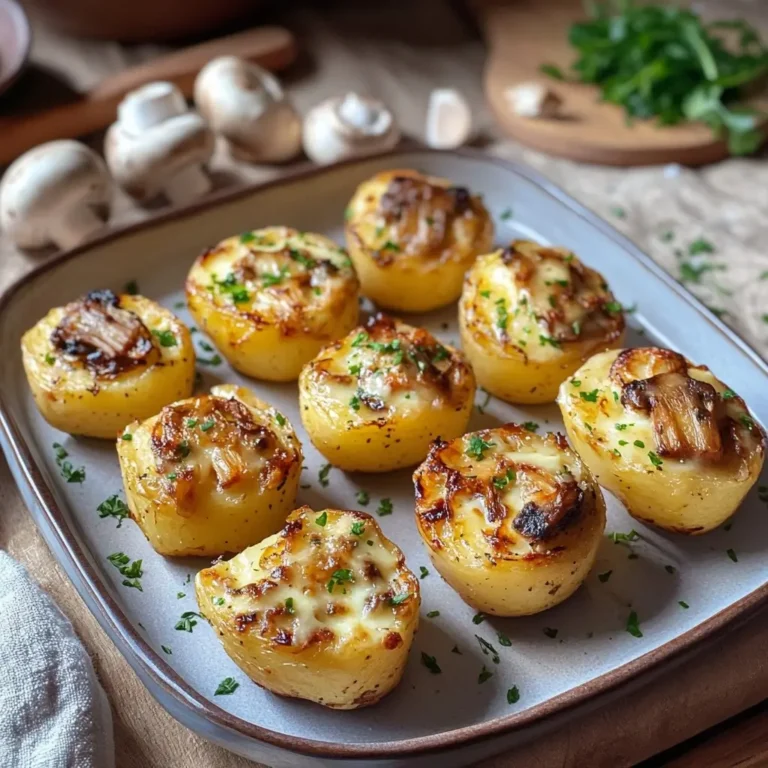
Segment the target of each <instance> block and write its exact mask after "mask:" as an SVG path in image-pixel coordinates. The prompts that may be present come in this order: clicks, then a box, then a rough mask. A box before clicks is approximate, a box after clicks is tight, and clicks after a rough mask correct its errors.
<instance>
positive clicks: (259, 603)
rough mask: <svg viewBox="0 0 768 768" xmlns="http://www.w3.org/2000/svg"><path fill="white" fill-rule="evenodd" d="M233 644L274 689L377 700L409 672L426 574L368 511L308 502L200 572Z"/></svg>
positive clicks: (317, 698)
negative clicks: (419, 575) (420, 574)
mask: <svg viewBox="0 0 768 768" xmlns="http://www.w3.org/2000/svg"><path fill="white" fill-rule="evenodd" d="M195 591H196V593H197V603H198V605H199V606H200V612H201V613H202V614H203V615H204V616H205V617H206V618H207V619H208V621H210V623H211V625H212V626H213V629H214V631H215V632H216V635H217V636H218V637H219V638H220V640H221V642H222V644H223V646H224V650H225V651H226V652H227V653H228V654H229V656H230V657H231V658H232V660H233V661H234V662H235V663H236V664H237V665H238V666H239V667H240V668H241V669H242V670H243V671H244V672H245V673H246V674H247V675H248V676H249V677H250V678H251V679H252V680H253V681H254V682H256V683H258V684H259V685H261V686H263V687H264V688H267V689H268V690H270V691H272V692H273V693H278V694H280V695H282V696H293V697H296V698H300V699H308V700H309V701H314V702H317V703H318V704H323V705H324V706H326V707H332V708H334V709H357V708H359V707H366V706H369V705H371V704H375V703H376V702H377V701H379V699H381V698H382V697H383V696H385V695H386V694H387V693H389V692H390V691H391V690H392V689H393V688H394V687H395V686H396V685H397V683H398V682H399V680H400V678H401V677H402V674H403V670H404V668H405V663H406V660H407V658H408V650H409V649H410V647H411V642H412V640H413V635H414V632H415V631H416V627H417V626H418V623H419V604H420V598H419V582H418V580H417V579H416V577H415V576H414V575H413V574H412V573H411V572H410V571H409V570H408V568H407V567H406V565H405V558H404V557H403V553H402V552H401V551H400V550H399V549H398V548H397V547H396V546H395V545H394V544H393V543H392V542H391V541H389V539H387V538H386V537H385V536H384V535H383V534H382V532H381V529H380V528H379V526H378V524H377V523H376V521H375V520H374V519H373V518H372V517H370V516H369V515H366V514H365V513H363V512H349V511H344V510H338V509H326V510H323V511H321V512H313V511H312V510H311V509H310V508H309V507H301V508H300V509H297V510H296V511H295V512H292V513H291V515H290V516H289V518H288V521H287V523H286V525H285V528H283V530H282V531H281V532H280V533H277V534H275V535H274V536H270V537H269V538H267V539H265V540H264V541H262V542H261V543H260V544H256V545H255V546H252V547H249V548H248V549H246V550H245V551H244V552H241V553H240V554H239V555H237V556H236V557H234V558H232V559H231V560H229V561H228V562H221V563H217V564H216V565H214V566H213V567H212V568H206V569H205V570H204V571H200V573H198V574H197V577H196V579H195Z"/></svg>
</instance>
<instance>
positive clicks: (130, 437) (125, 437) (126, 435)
mask: <svg viewBox="0 0 768 768" xmlns="http://www.w3.org/2000/svg"><path fill="white" fill-rule="evenodd" d="M120 439H121V440H125V441H127V442H129V443H130V442H131V440H133V435H132V434H131V433H130V432H123V434H122V435H120Z"/></svg>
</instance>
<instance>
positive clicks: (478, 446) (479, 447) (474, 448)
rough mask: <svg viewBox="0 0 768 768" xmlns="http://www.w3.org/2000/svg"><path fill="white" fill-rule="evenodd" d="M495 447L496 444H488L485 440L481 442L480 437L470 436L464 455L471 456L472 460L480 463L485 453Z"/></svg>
mask: <svg viewBox="0 0 768 768" xmlns="http://www.w3.org/2000/svg"><path fill="white" fill-rule="evenodd" d="M495 445H496V443H489V442H488V441H487V440H483V438H482V437H480V435H476V434H475V435H471V436H470V438H469V445H468V446H467V449H466V451H465V453H466V454H467V456H471V457H472V458H473V459H477V460H478V461H482V459H483V456H484V454H485V452H486V451H487V450H488V449H489V448H493V446H495Z"/></svg>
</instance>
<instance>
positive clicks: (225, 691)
mask: <svg viewBox="0 0 768 768" xmlns="http://www.w3.org/2000/svg"><path fill="white" fill-rule="evenodd" d="M239 687H240V683H238V682H237V680H235V678H234V677H225V678H224V679H223V680H222V681H221V682H220V683H219V687H218V688H217V689H216V693H214V694H213V695H214V696H229V694H230V693H234V692H235V691H236V690H237V689H238V688H239Z"/></svg>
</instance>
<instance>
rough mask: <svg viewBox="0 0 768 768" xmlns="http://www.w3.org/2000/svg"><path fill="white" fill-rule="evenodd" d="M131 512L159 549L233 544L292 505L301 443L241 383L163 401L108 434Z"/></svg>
mask: <svg viewBox="0 0 768 768" xmlns="http://www.w3.org/2000/svg"><path fill="white" fill-rule="evenodd" d="M117 453H118V457H119V459H120V469H121V471H122V473H123V483H124V485H125V494H126V497H127V499H128V507H129V508H130V510H131V516H132V517H133V519H134V520H135V521H136V522H137V523H138V524H139V527H140V528H141V530H142V531H143V532H144V535H145V536H146V537H147V539H149V543H150V544H151V545H152V546H153V547H154V549H155V550H156V551H157V552H159V553H160V554H161V555H179V556H181V555H206V556H214V555H221V554H223V553H225V552H239V551H240V550H241V549H243V548H244V547H247V546H249V545H250V544H253V542H255V541H260V540H261V539H263V538H264V537H265V536H269V535H271V534H273V533H274V532H275V531H277V530H278V529H279V528H280V526H282V525H283V523H284V522H285V518H286V517H287V516H288V513H289V512H290V511H291V510H292V509H293V508H294V506H295V505H296V493H297V490H298V485H299V476H300V475H301V462H302V454H301V445H300V444H299V440H298V438H297V437H296V433H295V432H294V431H293V427H291V425H290V423H289V422H288V420H287V419H286V418H285V417H284V416H283V415H282V414H281V413H279V412H278V411H276V410H275V409H274V408H272V407H270V406H269V405H267V403H265V402H263V401H262V400H259V398H257V397H256V396H255V395H253V394H252V393H251V392H249V391H248V390H247V389H245V388H244V387H237V386H235V385H233V384H222V385H220V386H216V387H213V388H212V389H211V394H210V395H200V396H198V397H192V398H189V399H188V400H182V401H180V402H178V403H173V404H172V405H166V406H165V407H164V408H163V409H162V410H161V411H160V413H159V414H157V415H156V416H152V417H151V418H149V419H147V420H146V421H144V422H142V423H138V422H134V423H133V424H130V425H128V427H127V428H126V430H125V432H123V434H122V435H121V436H120V437H119V438H118V440H117Z"/></svg>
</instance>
